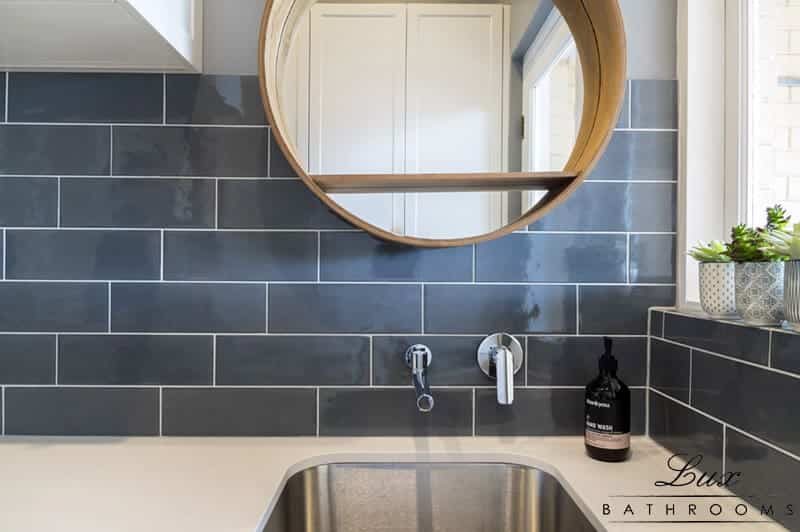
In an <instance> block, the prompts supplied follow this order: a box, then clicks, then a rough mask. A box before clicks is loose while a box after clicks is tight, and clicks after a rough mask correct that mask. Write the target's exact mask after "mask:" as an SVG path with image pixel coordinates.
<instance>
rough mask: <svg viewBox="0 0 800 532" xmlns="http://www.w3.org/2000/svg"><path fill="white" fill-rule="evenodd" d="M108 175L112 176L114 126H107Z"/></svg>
mask: <svg viewBox="0 0 800 532" xmlns="http://www.w3.org/2000/svg"><path fill="white" fill-rule="evenodd" d="M108 175H109V176H113V175H114V126H111V125H109V126H108Z"/></svg>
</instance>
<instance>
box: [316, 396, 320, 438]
mask: <svg viewBox="0 0 800 532" xmlns="http://www.w3.org/2000/svg"><path fill="white" fill-rule="evenodd" d="M315 396H316V397H315V400H316V403H317V408H316V421H315V424H316V428H317V437H319V387H317V388H316V394H315Z"/></svg>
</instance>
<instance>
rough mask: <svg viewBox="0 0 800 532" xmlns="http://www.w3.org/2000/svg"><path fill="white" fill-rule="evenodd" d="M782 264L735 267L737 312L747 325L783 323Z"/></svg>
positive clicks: (756, 264)
mask: <svg viewBox="0 0 800 532" xmlns="http://www.w3.org/2000/svg"><path fill="white" fill-rule="evenodd" d="M783 272H784V263H783V262H743V263H739V264H737V265H736V274H735V277H736V312H738V313H739V316H741V317H742V319H743V320H744V321H745V322H746V323H747V324H749V325H760V326H766V325H779V324H780V323H781V321H783Z"/></svg>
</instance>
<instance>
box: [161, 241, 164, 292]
mask: <svg viewBox="0 0 800 532" xmlns="http://www.w3.org/2000/svg"><path fill="white" fill-rule="evenodd" d="M161 280H162V281H163V280H164V230H163V229H162V230H161Z"/></svg>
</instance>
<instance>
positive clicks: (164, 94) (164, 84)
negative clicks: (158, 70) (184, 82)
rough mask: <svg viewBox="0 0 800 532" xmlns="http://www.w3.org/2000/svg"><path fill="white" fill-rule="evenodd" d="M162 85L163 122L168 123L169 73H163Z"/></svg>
mask: <svg viewBox="0 0 800 532" xmlns="http://www.w3.org/2000/svg"><path fill="white" fill-rule="evenodd" d="M162 76H163V78H162V86H161V113H162V115H161V123H162V124H164V125H166V123H167V75H166V74H162Z"/></svg>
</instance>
